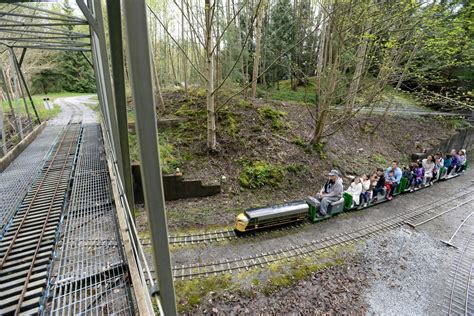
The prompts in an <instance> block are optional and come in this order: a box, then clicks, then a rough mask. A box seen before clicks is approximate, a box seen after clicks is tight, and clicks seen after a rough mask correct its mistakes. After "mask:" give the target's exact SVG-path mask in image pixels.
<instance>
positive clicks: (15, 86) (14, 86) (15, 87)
mask: <svg viewBox="0 0 474 316" xmlns="http://www.w3.org/2000/svg"><path fill="white" fill-rule="evenodd" d="M17 83H18V78H17V76H16V75H14V76H13V82H12V83H11V84H12V85H13V91H12V93H14V94H15V107H16V111H17V112H16V113H17V117H16V118H17V121H18V127H19V129H20V139H23V123H22V122H21V110H20V101H19V100H18V99H19V96H18V86H17Z"/></svg>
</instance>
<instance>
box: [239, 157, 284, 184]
mask: <svg viewBox="0 0 474 316" xmlns="http://www.w3.org/2000/svg"><path fill="white" fill-rule="evenodd" d="M285 174H286V170H285V168H283V167H282V166H279V165H272V164H270V163H268V162H264V161H254V162H253V163H251V164H248V165H246V166H245V167H244V169H243V170H242V171H241V172H240V174H239V182H240V185H241V186H242V187H244V188H248V189H257V188H260V187H263V186H265V185H271V186H273V187H278V186H279V185H280V184H281V183H282V182H283V179H284V177H285Z"/></svg>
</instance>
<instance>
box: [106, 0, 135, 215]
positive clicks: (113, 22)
mask: <svg viewBox="0 0 474 316" xmlns="http://www.w3.org/2000/svg"><path fill="white" fill-rule="evenodd" d="M107 17H108V24H109V43H110V56H111V60H112V74H113V84H114V96H115V106H116V108H117V124H118V133H119V137H120V149H121V152H120V153H117V154H120V155H121V156H122V164H123V180H124V182H123V183H124V185H125V193H126V195H127V200H128V204H129V205H128V206H129V208H130V210H132V215H133V216H134V214H135V212H134V211H133V210H134V209H135V203H134V199H133V185H132V167H131V166H130V151H129V144H128V124H127V99H126V96H125V77H124V66H123V43H122V17H121V5H120V1H117V0H107Z"/></svg>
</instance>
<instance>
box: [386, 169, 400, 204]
mask: <svg viewBox="0 0 474 316" xmlns="http://www.w3.org/2000/svg"><path fill="white" fill-rule="evenodd" d="M390 171H393V181H391V182H390V189H389V190H388V191H387V199H388V200H391V199H392V198H393V194H394V193H395V191H396V190H397V187H398V185H399V184H400V180H401V179H402V170H401V169H400V168H399V167H398V161H396V160H394V161H393V162H392V166H391V167H388V168H387V170H386V171H385V178H388V174H389V173H390Z"/></svg>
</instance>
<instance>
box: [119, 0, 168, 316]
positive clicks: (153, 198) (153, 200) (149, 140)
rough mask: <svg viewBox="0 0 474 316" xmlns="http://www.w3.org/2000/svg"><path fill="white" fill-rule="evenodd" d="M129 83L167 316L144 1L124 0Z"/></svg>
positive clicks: (160, 196)
mask: <svg viewBox="0 0 474 316" xmlns="http://www.w3.org/2000/svg"><path fill="white" fill-rule="evenodd" d="M123 6H124V12H125V23H126V32H127V55H128V61H129V63H128V64H129V66H130V83H131V87H132V95H133V101H134V103H135V113H136V129H137V134H138V144H139V149H140V161H141V166H142V167H141V178H142V183H143V192H144V197H145V208H146V211H147V213H148V223H149V225H150V233H151V240H152V245H153V246H152V248H153V255H154V256H153V258H154V263H155V268H156V271H157V277H158V283H159V286H160V297H161V302H162V305H163V311H164V313H165V315H175V314H176V300H175V293H174V284H173V275H172V272H171V258H170V252H169V245H168V227H167V222H166V213H165V199H164V193H163V179H162V175H161V167H160V155H159V147H158V130H157V126H156V120H157V118H156V110H155V98H154V95H153V81H152V74H151V60H150V47H149V42H148V27H147V16H146V5H145V1H144V0H134V1H124V2H123Z"/></svg>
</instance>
